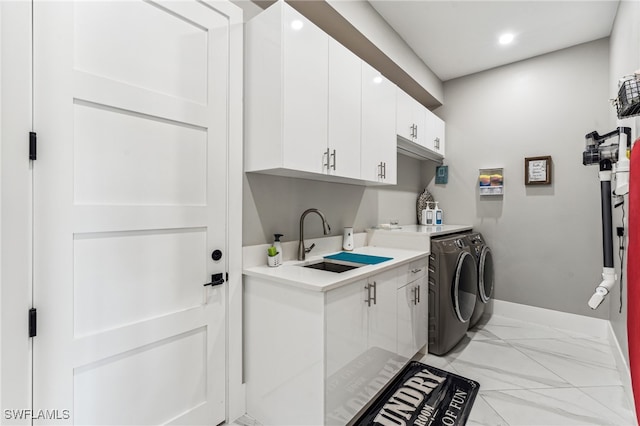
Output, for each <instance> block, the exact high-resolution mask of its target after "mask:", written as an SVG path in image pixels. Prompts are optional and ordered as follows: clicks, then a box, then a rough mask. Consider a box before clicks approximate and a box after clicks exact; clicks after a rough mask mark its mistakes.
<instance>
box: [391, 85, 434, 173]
mask: <svg viewBox="0 0 640 426" xmlns="http://www.w3.org/2000/svg"><path fill="white" fill-rule="evenodd" d="M396 102H397V107H396V114H397V125H396V132H397V135H398V152H400V153H402V154H405V155H409V156H411V157H415V158H419V159H421V160H434V161H438V162H441V161H442V159H443V158H444V121H442V120H441V119H440V118H439V117H438V116H436V115H435V114H434V113H432V112H431V111H429V110H428V109H427V108H425V107H424V106H423V105H422V104H421V103H419V102H418V101H416V100H415V99H414V98H412V97H411V96H409V95H408V94H407V93H406V92H404V91H403V90H402V89H400V88H398V89H397V93H396Z"/></svg>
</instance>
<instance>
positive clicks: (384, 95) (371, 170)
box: [360, 62, 397, 184]
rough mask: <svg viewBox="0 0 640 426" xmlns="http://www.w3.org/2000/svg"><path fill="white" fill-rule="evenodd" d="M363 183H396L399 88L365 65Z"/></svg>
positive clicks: (363, 65) (362, 146)
mask: <svg viewBox="0 0 640 426" xmlns="http://www.w3.org/2000/svg"><path fill="white" fill-rule="evenodd" d="M361 148H362V155H361V163H360V164H361V177H362V179H365V180H369V181H374V182H384V183H389V184H395V183H396V163H397V142H396V87H395V85H394V84H393V83H391V82H390V81H389V80H387V79H386V78H384V77H383V76H382V75H381V74H380V73H379V72H378V71H376V70H375V69H373V68H372V67H371V66H369V64H367V63H364V62H363V63H362V143H361Z"/></svg>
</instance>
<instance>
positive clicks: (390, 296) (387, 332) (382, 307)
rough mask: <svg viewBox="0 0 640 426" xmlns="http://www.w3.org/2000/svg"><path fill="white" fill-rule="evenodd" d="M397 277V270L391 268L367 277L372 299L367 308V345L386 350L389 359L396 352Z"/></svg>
mask: <svg viewBox="0 0 640 426" xmlns="http://www.w3.org/2000/svg"><path fill="white" fill-rule="evenodd" d="M397 277H398V270H397V269H392V270H391V271H387V272H383V273H381V274H378V275H375V276H373V277H371V278H369V286H373V287H372V288H371V290H370V292H371V293H370V295H371V296H372V297H373V301H372V303H371V306H368V308H367V312H368V336H367V347H368V348H369V349H371V348H379V349H383V350H385V351H388V352H389V356H390V359H391V357H392V356H393V355H395V353H396V332H397V326H396V324H397V314H396V309H397V307H396V293H397V288H398V287H397Z"/></svg>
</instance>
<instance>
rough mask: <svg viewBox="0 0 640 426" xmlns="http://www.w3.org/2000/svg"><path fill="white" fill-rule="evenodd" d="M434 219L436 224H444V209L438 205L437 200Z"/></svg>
mask: <svg viewBox="0 0 640 426" xmlns="http://www.w3.org/2000/svg"><path fill="white" fill-rule="evenodd" d="M433 212H434V219H435V224H436V225H442V209H440V207H438V202H437V201H436V208H435V209H434V210H433Z"/></svg>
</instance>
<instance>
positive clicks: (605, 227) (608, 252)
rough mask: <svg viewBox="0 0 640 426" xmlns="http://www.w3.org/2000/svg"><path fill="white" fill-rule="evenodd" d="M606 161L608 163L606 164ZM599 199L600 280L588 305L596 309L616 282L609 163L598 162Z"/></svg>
mask: <svg viewBox="0 0 640 426" xmlns="http://www.w3.org/2000/svg"><path fill="white" fill-rule="evenodd" d="M607 163H608V164H607ZM599 175H600V200H601V206H602V258H603V260H604V265H603V266H604V268H602V282H601V283H600V285H598V287H596V291H595V293H593V296H591V299H589V302H588V304H589V307H590V308H591V309H596V308H597V307H598V306H600V304H601V303H602V301H603V300H604V298H605V297H606V296H607V294H609V291H610V290H611V289H612V288H613V286H614V285H615V283H616V279H617V277H616V270H615V268H614V267H613V224H612V223H613V222H612V219H611V163H610V162H607V161H603V162H601V163H600V173H599Z"/></svg>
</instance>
